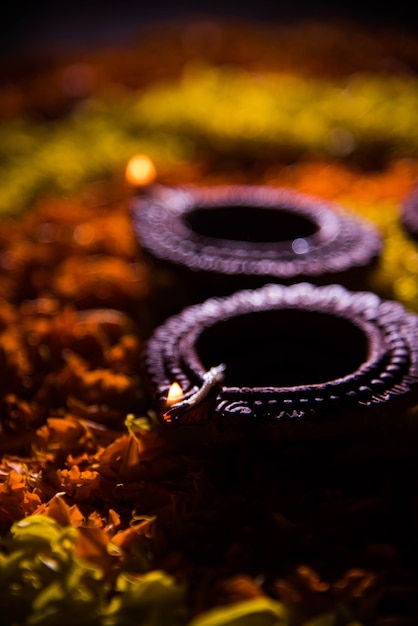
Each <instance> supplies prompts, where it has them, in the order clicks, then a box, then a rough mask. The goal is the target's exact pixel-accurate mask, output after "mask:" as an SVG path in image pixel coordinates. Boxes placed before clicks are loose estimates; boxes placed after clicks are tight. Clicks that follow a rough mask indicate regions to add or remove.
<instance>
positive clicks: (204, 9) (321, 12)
mask: <svg viewBox="0 0 418 626" xmlns="http://www.w3.org/2000/svg"><path fill="white" fill-rule="evenodd" d="M9 3H10V4H9ZM414 5H416V2H415V1H414V0H411V1H410V2H396V0H395V1H393V0H392V1H391V0H389V2H388V1H386V2H385V1H384V0H382V2H381V3H377V2H375V3H367V2H364V3H362V4H358V3H356V2H347V0H342V1H340V2H338V1H334V2H313V3H309V2H306V1H305V2H303V1H302V0H293V1H290V2H280V1H279V2H271V1H270V2H269V1H268V0H253V2H249V1H248V0H241V2H237V1H233V2H227V1H226V0H224V1H220V0H212V1H211V2H209V1H208V0H202V1H201V2H196V3H192V2H191V1H190V0H180V1H179V2H175V1H173V2H168V1H167V0H147V2H144V1H142V2H141V1H138V0H137V1H136V2H135V1H133V0H119V1H118V2H106V1H104V2H100V3H99V2H88V1H87V0H85V1H84V2H82V1H80V0H73V2H60V1H59V0H56V1H55V2H49V1H46V2H42V1H41V0H40V1H38V2H31V3H28V2H22V1H20V0H14V1H13V0H9V2H7V0H6V3H5V4H3V5H2V6H3V8H2V13H3V15H2V19H1V20H0V47H1V52H2V53H3V54H8V53H9V54H14V53H16V52H19V51H21V52H22V51H23V52H26V53H27V52H28V51H30V50H34V49H39V48H45V47H48V48H51V47H59V48H61V49H62V48H66V47H67V48H70V47H73V46H75V45H76V46H82V47H84V48H95V47H98V46H101V45H113V44H119V43H123V42H124V41H125V42H126V41H127V40H129V38H130V37H132V36H134V35H136V34H137V33H138V32H140V30H141V29H142V28H143V27H144V26H147V25H149V24H153V23H155V22H161V21H166V20H173V19H182V18H185V17H191V18H193V17H196V18H205V17H223V18H226V17H234V18H236V17H241V18H243V19H246V20H257V21H269V22H271V21H272V20H278V21H283V20H285V21H294V20H305V19H311V18H315V19H321V20H328V19H335V18H343V19H346V18H348V19H350V20H356V21H358V22H361V23H365V24H368V25H370V24H371V25H376V27H380V26H385V27H386V26H388V27H394V28H396V29H399V28H402V29H407V30H408V31H411V30H412V31H414V32H416V33H417V34H418V27H417V16H416V13H417V10H416V9H415V6H414Z"/></svg>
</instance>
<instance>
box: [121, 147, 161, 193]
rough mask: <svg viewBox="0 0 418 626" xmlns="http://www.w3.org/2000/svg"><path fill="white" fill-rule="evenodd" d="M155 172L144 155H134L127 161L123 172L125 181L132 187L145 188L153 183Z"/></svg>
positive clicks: (147, 157)
mask: <svg viewBox="0 0 418 626" xmlns="http://www.w3.org/2000/svg"><path fill="white" fill-rule="evenodd" d="M156 177H157V171H156V169H155V165H154V163H153V162H152V161H151V159H150V158H149V156H147V155H146V154H135V155H134V156H133V157H131V158H130V159H129V161H128V164H127V166H126V170H125V178H126V181H127V182H128V183H129V184H130V185H133V186H134V187H145V186H146V185H150V184H151V183H153V182H154V180H155V179H156Z"/></svg>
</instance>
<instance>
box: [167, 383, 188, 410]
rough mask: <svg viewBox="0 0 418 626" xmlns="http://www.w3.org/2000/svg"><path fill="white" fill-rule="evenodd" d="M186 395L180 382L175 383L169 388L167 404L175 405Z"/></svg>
mask: <svg viewBox="0 0 418 626" xmlns="http://www.w3.org/2000/svg"><path fill="white" fill-rule="evenodd" d="M183 396H184V393H183V389H182V388H181V387H180V385H179V384H178V383H173V384H172V385H171V387H170V389H169V390H168V395H167V400H166V404H167V406H173V404H177V403H178V402H180V400H182V398H183Z"/></svg>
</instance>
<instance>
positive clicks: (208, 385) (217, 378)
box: [164, 363, 226, 422]
mask: <svg viewBox="0 0 418 626" xmlns="http://www.w3.org/2000/svg"><path fill="white" fill-rule="evenodd" d="M225 370H226V365H225V363H221V364H220V365H216V366H215V367H211V368H210V370H208V371H207V372H205V373H204V374H203V376H202V384H201V386H200V387H198V388H197V389H193V390H192V391H191V392H190V394H189V395H188V396H187V397H186V398H184V399H183V400H181V401H180V402H176V404H173V406H171V407H170V408H169V409H168V410H167V411H166V412H165V413H164V419H165V420H166V422H172V421H173V420H178V419H179V418H180V417H181V416H182V415H183V414H184V413H185V412H186V411H188V410H190V409H192V408H193V407H195V406H197V405H198V404H200V403H201V402H202V401H203V400H204V399H205V398H207V396H208V395H209V394H210V392H211V391H212V389H213V388H214V387H216V386H217V385H218V384H219V383H221V382H222V381H223V379H224V372H225Z"/></svg>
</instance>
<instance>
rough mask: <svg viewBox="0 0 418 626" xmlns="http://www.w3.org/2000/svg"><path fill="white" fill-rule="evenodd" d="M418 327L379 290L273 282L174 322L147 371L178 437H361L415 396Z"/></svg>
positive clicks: (191, 310) (163, 329) (159, 335)
mask: <svg viewBox="0 0 418 626" xmlns="http://www.w3.org/2000/svg"><path fill="white" fill-rule="evenodd" d="M417 331H418V316H417V315H415V314H412V313H409V312H408V311H406V309H404V308H403V307H402V305H400V304H399V303H397V302H392V301H388V300H382V299H381V298H379V297H378V296H377V295H375V294H373V293H369V292H351V291H348V290H347V289H345V288H344V287H342V286H340V285H329V286H315V285H312V284H310V283H298V284H295V285H292V286H284V285H274V284H270V285H266V286H264V287H262V288H260V289H258V290H243V291H239V292H236V293H235V294H233V295H232V296H228V297H223V298H211V299H209V300H206V301H205V302H204V303H202V304H196V305H193V306H191V307H188V308H186V309H185V310H184V311H183V312H181V313H180V314H178V315H175V316H173V317H171V318H169V319H168V320H167V321H166V322H165V323H164V324H163V325H162V326H160V327H159V328H158V329H156V331H155V332H154V334H153V336H152V337H151V338H150V340H149V341H148V344H147V347H146V351H145V354H144V364H145V370H146V376H147V378H148V382H149V385H150V389H151V392H152V394H153V396H154V399H155V405H156V407H157V413H158V416H159V419H160V420H161V422H162V423H163V424H165V425H166V426H167V427H168V428H171V432H173V433H174V432H175V428H179V427H180V428H181V427H182V426H184V428H181V430H182V432H183V433H186V431H187V430H188V429H189V430H190V434H192V431H193V430H194V431H195V433H196V432H197V430H199V429H196V428H195V429H193V428H192V427H193V426H196V425H201V426H203V427H204V429H205V430H207V431H208V433H212V434H214V435H215V436H217V435H218V434H220V435H221V436H222V433H224V434H225V433H227V432H235V431H239V432H241V433H244V432H245V431H246V429H247V428H248V427H250V428H249V431H248V432H251V433H252V435H255V434H257V433H258V434H259V435H263V433H264V434H267V433H268V436H269V437H274V436H275V435H276V434H277V435H278V437H279V438H284V439H286V438H288V437H290V438H291V439H293V438H295V437H296V438H297V437H299V436H301V437H305V436H308V437H312V436H313V437H315V436H321V435H323V434H339V433H341V432H358V431H362V430H363V429H365V428H366V429H367V428H369V427H374V426H375V425H378V426H379V424H381V423H385V419H386V418H387V417H389V420H392V418H394V417H395V418H397V417H398V414H397V413H396V411H397V409H401V408H405V407H408V406H411V405H412V404H413V403H414V402H416V401H417V398H418V332H417ZM186 427H187V428H186Z"/></svg>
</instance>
